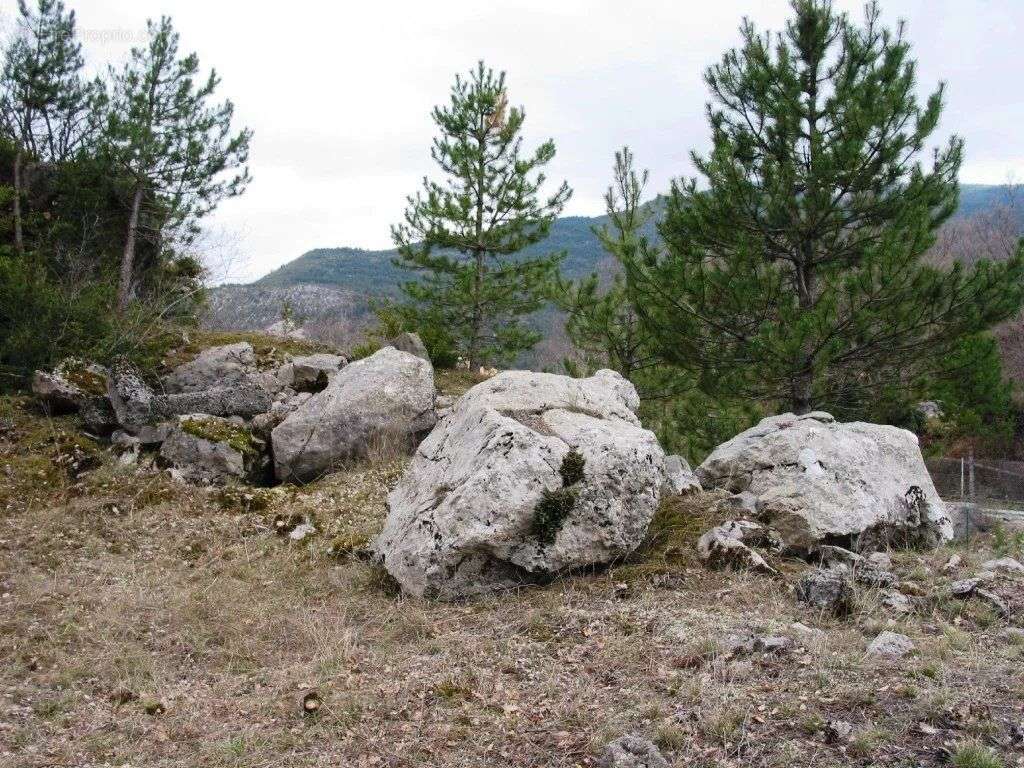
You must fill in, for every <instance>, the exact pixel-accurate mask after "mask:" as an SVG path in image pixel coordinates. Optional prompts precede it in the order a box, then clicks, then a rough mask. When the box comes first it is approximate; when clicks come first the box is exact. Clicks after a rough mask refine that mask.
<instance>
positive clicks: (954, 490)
mask: <svg viewBox="0 0 1024 768" xmlns="http://www.w3.org/2000/svg"><path fill="white" fill-rule="evenodd" d="M925 464H926V465H927V467H928V472H929V473H930V474H931V476H932V481H933V482H934V483H935V488H936V490H937V491H938V492H939V495H940V496H941V497H942V498H943V499H944V500H945V501H946V502H947V506H948V507H949V510H950V512H951V513H952V517H953V523H954V527H955V529H956V536H957V538H968V537H970V535H971V534H972V533H975V532H977V531H983V530H987V529H989V528H991V527H992V526H993V525H995V524H997V523H999V522H1011V523H1020V524H1024V462H1022V461H1010V460H1002V459H975V458H974V456H973V454H971V455H968V456H965V457H963V458H935V459H928V460H926V461H925Z"/></svg>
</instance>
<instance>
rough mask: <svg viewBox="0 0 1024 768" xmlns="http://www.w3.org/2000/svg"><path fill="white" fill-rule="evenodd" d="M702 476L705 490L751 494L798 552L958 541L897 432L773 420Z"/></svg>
mask: <svg viewBox="0 0 1024 768" xmlns="http://www.w3.org/2000/svg"><path fill="white" fill-rule="evenodd" d="M696 474H697V477H698V478H699V479H700V481H701V484H702V485H703V486H704V488H706V489H715V488H720V489H725V490H728V491H731V492H733V493H739V492H748V493H751V494H753V495H754V496H755V497H756V499H757V501H756V509H757V515H758V517H759V518H760V519H761V521H762V522H764V523H766V524H768V525H770V526H771V527H772V528H773V529H775V530H776V531H777V532H778V533H779V534H780V535H781V536H782V538H783V540H784V541H785V543H786V544H787V545H788V546H789V547H790V548H792V549H797V550H805V551H806V550H810V549H811V548H813V547H814V546H815V545H816V544H818V543H820V542H824V541H829V542H837V541H838V542H848V543H849V545H850V546H851V547H853V548H861V549H863V548H866V547H869V546H882V545H885V544H886V543H888V542H889V541H893V542H899V543H904V542H907V543H917V544H923V545H935V544H937V543H938V542H941V541H946V540H948V539H950V538H951V537H952V534H953V528H952V523H951V522H950V519H949V517H948V516H947V514H946V509H945V506H944V505H943V503H942V501H941V499H940V498H939V495H938V493H937V492H936V490H935V486H934V485H933V484H932V480H931V477H930V476H929V475H928V470H927V469H926V468H925V464H924V460H923V458H922V457H921V451H920V448H919V447H918V444H917V437H916V436H915V435H914V434H913V433H912V432H908V431H906V430H904V429H898V428H896V427H890V426H885V425H880V424H867V423H863V422H852V423H848V424H840V423H838V422H836V421H835V420H834V419H833V418H832V417H831V416H830V415H829V414H827V413H821V412H814V413H809V414H806V415H803V416H795V415H793V414H791V413H787V414H783V415H781V416H773V417H770V418H767V419H764V420H762V421H761V423H759V424H758V425H757V426H755V427H752V428H751V429H748V430H746V431H745V432H741V433H740V434H739V435H737V436H736V437H734V438H732V439H731V440H729V441H728V442H726V443H723V444H722V445H720V446H719V447H718V448H716V449H715V450H714V452H713V453H712V454H711V455H710V456H708V458H707V459H706V460H705V461H704V463H703V464H701V465H700V466H699V467H698V468H697V471H696Z"/></svg>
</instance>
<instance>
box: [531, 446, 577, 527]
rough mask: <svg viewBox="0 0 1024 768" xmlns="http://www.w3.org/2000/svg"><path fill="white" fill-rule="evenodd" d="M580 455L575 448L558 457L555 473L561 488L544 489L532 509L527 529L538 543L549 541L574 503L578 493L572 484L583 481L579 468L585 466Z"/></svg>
mask: <svg viewBox="0 0 1024 768" xmlns="http://www.w3.org/2000/svg"><path fill="white" fill-rule="evenodd" d="M586 463H587V462H586V459H584V458H583V454H581V453H580V452H579V451H577V450H576V449H575V448H572V449H570V451H569V452H568V453H567V454H565V456H563V457H562V465H561V466H560V467H559V468H558V474H559V475H561V476H562V487H561V488H559V489H558V490H556V491H549V490H546V489H545V490H544V491H543V492H542V493H541V496H540V501H538V502H537V506H536V508H535V509H534V512H533V523H532V525H531V528H530V532H531V533H532V534H533V535H534V536H535V537H536V538H537V539H538V540H539V541H540V542H541V543H542V544H552V543H554V541H555V538H556V537H557V536H558V532H559V531H560V530H562V524H563V523H564V522H565V518H567V517H568V516H569V513H570V512H572V508H573V507H574V506H576V499H577V498H578V496H579V494H578V492H577V490H576V488H575V487H574V486H576V485H577V484H578V483H579V482H580V481H581V480H583V468H584V466H585V465H586Z"/></svg>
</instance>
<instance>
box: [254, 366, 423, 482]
mask: <svg viewBox="0 0 1024 768" xmlns="http://www.w3.org/2000/svg"><path fill="white" fill-rule="evenodd" d="M435 418H436V417H435V414H434V369H433V368H432V367H431V365H430V363H428V362H427V361H426V360H422V359H420V358H418V357H416V356H415V355H410V354H409V353H407V352H399V351H398V350H397V349H394V348H393V347H385V348H384V349H381V350H380V351H378V352H376V353H374V354H372V355H370V356H369V357H366V358H363V359H362V360H357V361H356V362H354V363H350V364H349V365H347V366H346V367H344V368H342V369H341V370H340V371H338V372H337V373H336V374H335V375H334V378H333V379H332V380H331V382H330V383H329V384H328V385H327V388H326V389H325V390H324V391H323V392H319V393H317V394H316V395H313V397H311V398H309V400H307V401H306V402H305V403H303V404H302V405H300V406H298V407H297V408H296V409H295V410H294V411H293V412H292V413H291V414H289V415H288V416H287V417H286V418H285V419H284V421H282V422H281V423H280V424H278V425H277V426H276V427H274V429H273V431H272V432H271V441H272V444H273V452H274V472H275V474H276V475H277V478H278V479H279V480H288V481H296V482H308V481H311V480H315V479H316V478H318V477H320V476H321V475H323V474H325V473H326V472H329V471H331V470H332V469H335V468H337V467H338V466H340V465H342V464H344V463H345V462H346V461H349V460H351V459H354V458H359V457H360V456H364V455H365V454H366V453H367V451H368V450H369V448H370V446H371V444H372V443H373V441H374V440H378V439H379V440H389V441H396V442H400V443H411V442H412V440H413V439H414V437H415V435H416V434H417V433H420V432H424V431H425V430H428V429H430V428H431V427H432V426H433V425H434V421H435Z"/></svg>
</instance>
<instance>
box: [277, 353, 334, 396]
mask: <svg viewBox="0 0 1024 768" xmlns="http://www.w3.org/2000/svg"><path fill="white" fill-rule="evenodd" d="M345 363H346V360H345V358H344V357H342V356H341V355H329V354H316V355H306V356H305V357H296V358H295V359H293V360H292V361H291V363H290V365H291V373H292V376H291V381H290V382H288V386H290V387H291V388H292V389H294V390H296V391H297V392H322V391H323V390H324V389H326V388H327V384H328V382H329V381H330V379H331V378H332V377H333V376H334V375H335V374H336V373H337V372H338V371H340V370H341V369H342V368H343V367H344V366H345Z"/></svg>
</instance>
